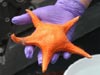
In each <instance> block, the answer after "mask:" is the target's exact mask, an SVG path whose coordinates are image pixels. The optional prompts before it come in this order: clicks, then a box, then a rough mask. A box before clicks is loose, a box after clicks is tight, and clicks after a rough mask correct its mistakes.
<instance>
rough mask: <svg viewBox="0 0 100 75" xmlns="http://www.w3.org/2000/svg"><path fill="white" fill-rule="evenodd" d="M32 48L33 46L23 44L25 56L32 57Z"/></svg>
mask: <svg viewBox="0 0 100 75" xmlns="http://www.w3.org/2000/svg"><path fill="white" fill-rule="evenodd" d="M34 50H35V49H34V47H33V46H25V49H24V53H25V56H26V58H28V59H31V58H32V57H33V53H34Z"/></svg>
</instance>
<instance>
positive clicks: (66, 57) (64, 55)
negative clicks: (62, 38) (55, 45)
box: [63, 52, 71, 60]
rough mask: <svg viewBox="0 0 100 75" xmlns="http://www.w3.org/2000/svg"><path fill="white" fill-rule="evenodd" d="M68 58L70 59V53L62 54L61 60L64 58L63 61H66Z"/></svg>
mask: <svg viewBox="0 0 100 75" xmlns="http://www.w3.org/2000/svg"><path fill="white" fill-rule="evenodd" d="M70 57H71V54H70V53H68V52H64V53H63V58H64V59H66V60H67V59H68V58H70Z"/></svg>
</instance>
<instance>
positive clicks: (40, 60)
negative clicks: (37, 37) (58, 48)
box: [37, 51, 42, 65]
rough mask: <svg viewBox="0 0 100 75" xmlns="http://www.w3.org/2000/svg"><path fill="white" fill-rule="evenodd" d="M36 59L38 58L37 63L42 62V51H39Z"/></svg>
mask: <svg viewBox="0 0 100 75" xmlns="http://www.w3.org/2000/svg"><path fill="white" fill-rule="evenodd" d="M37 59H38V65H41V64H42V52H41V51H39V53H38V55H37Z"/></svg>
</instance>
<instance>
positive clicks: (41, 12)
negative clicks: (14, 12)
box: [12, 0, 85, 64]
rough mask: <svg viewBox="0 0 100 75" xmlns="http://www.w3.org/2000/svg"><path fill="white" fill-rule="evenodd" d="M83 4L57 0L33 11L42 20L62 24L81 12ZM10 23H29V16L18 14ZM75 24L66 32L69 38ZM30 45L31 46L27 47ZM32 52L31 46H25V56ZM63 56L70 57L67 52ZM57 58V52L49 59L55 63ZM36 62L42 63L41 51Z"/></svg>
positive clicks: (30, 54) (83, 8) (30, 55)
mask: <svg viewBox="0 0 100 75" xmlns="http://www.w3.org/2000/svg"><path fill="white" fill-rule="evenodd" d="M84 10H85V6H84V5H83V4H82V3H81V2H80V0H57V2H56V3H55V5H49V6H45V7H40V8H37V9H35V10H33V12H34V13H35V14H36V15H37V16H38V17H39V18H40V20H41V21H43V22H50V23H56V24H63V23H65V22H67V21H69V20H71V19H73V18H74V17H76V16H79V15H81V14H83V12H84ZM12 23H14V24H16V25H25V24H29V23H31V18H30V16H29V15H28V14H27V13H26V14H23V15H20V16H16V17H14V18H12ZM75 27H76V25H74V26H73V27H72V28H71V30H70V31H69V33H68V35H67V36H68V38H69V40H72V33H73V32H74V29H75ZM29 47H31V48H29ZM33 52H34V48H32V46H26V47H25V55H26V58H31V57H32V55H33ZM63 57H64V58H65V59H68V58H69V57H70V54H69V53H66V52H65V53H64V54H63ZM58 58H59V53H57V54H55V55H54V56H53V58H52V60H51V63H55V62H56V61H57V59H58ZM38 63H39V64H41V63H42V53H41V51H40V52H39V53H38Z"/></svg>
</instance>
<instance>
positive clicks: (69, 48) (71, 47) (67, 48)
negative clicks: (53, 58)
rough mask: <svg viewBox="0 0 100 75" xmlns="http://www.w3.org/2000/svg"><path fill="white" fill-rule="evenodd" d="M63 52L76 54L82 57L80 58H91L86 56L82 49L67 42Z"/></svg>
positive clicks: (88, 55)
mask: <svg viewBox="0 0 100 75" xmlns="http://www.w3.org/2000/svg"><path fill="white" fill-rule="evenodd" d="M65 51H67V52H70V53H74V54H78V55H82V56H84V57H87V58H91V57H92V56H91V55H90V54H88V53H87V52H85V51H84V50H83V49H81V48H79V47H78V46H76V45H74V44H72V43H71V42H67V43H66V44H65Z"/></svg>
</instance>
